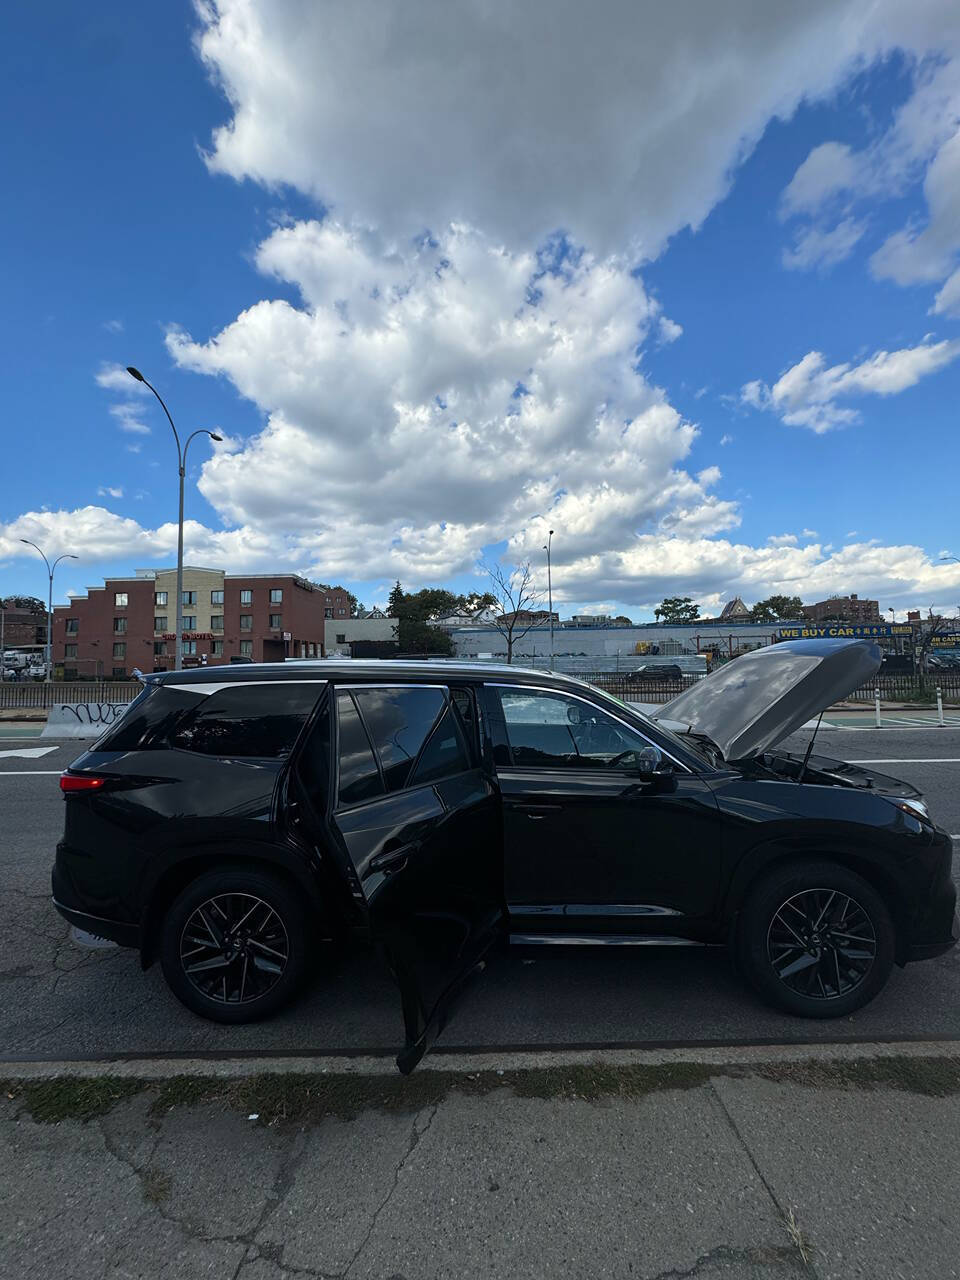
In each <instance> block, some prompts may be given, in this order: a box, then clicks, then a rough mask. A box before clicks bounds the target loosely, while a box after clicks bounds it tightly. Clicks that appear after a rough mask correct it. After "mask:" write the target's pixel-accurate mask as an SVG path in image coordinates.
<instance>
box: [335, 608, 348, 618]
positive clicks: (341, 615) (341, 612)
mask: <svg viewBox="0 0 960 1280" xmlns="http://www.w3.org/2000/svg"><path fill="white" fill-rule="evenodd" d="M346 616H347V611H346V609H338V610H337V617H338V618H345V617H346Z"/></svg>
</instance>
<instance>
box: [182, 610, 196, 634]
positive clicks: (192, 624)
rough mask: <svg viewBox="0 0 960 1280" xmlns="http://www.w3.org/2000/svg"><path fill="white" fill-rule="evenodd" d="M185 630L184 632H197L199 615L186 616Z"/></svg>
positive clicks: (190, 614)
mask: <svg viewBox="0 0 960 1280" xmlns="http://www.w3.org/2000/svg"><path fill="white" fill-rule="evenodd" d="M183 629H184V631H196V629H197V615H196V614H195V613H189V614H184V618H183Z"/></svg>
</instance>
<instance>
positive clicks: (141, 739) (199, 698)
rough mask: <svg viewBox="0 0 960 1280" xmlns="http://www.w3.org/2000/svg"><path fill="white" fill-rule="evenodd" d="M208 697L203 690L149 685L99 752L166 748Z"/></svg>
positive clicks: (110, 733) (131, 705) (106, 739)
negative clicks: (173, 733) (183, 722)
mask: <svg viewBox="0 0 960 1280" xmlns="http://www.w3.org/2000/svg"><path fill="white" fill-rule="evenodd" d="M204 701H205V698H204V695H203V694H202V693H186V692H185V691H184V690H182V689H167V688H165V687H164V686H163V685H162V684H152V685H147V687H146V688H145V689H144V690H143V692H142V693H140V694H139V695H138V696H137V697H136V698H134V700H133V702H131V703H130V705H129V707H127V709H126V711H125V712H124V713H123V715H122V716H121V717H120V719H119V720H118V721H117V723H116V725H114V726H113V727H112V728H110V729H108V730H107V732H106V733H105V734H104V736H103V737H102V738H101V739H100V740H99V742H98V743H97V750H98V751H147V750H153V751H155V750H162V749H164V748H165V747H166V746H167V739H168V737H169V735H170V733H171V732H173V730H174V729H175V728H176V726H177V724H178V723H179V722H180V721H181V720H183V719H184V718H185V717H187V716H188V715H189V714H190V712H191V711H193V710H194V708H195V707H197V706H198V705H199V704H200V703H202V702H204Z"/></svg>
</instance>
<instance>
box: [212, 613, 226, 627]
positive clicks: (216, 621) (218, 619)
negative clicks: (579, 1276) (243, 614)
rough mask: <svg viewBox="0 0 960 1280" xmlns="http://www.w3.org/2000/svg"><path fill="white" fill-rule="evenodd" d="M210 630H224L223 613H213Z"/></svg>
mask: <svg viewBox="0 0 960 1280" xmlns="http://www.w3.org/2000/svg"><path fill="white" fill-rule="evenodd" d="M210 630H211V631H222V630H223V614H222V613H211V615H210Z"/></svg>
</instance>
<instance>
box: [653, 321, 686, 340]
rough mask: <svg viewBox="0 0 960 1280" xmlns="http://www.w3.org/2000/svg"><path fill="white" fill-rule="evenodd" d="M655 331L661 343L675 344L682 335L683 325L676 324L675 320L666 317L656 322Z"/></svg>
mask: <svg viewBox="0 0 960 1280" xmlns="http://www.w3.org/2000/svg"><path fill="white" fill-rule="evenodd" d="M657 329H658V332H659V334H660V341H661V342H676V340H677V339H678V338H679V337H680V335H681V334H682V333H683V325H680V324H677V323H676V321H675V320H671V319H670V318H669V317H668V316H661V317H660V319H659V321H658V322H657Z"/></svg>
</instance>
